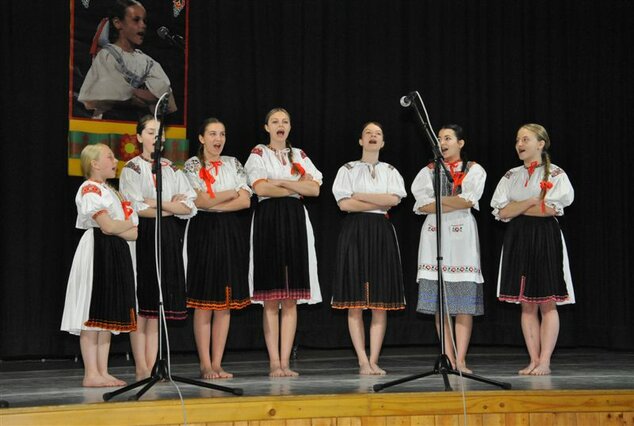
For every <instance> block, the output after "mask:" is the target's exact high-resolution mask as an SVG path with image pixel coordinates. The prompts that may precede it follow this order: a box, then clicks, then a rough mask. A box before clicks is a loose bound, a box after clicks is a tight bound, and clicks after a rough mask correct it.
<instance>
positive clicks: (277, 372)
mask: <svg viewBox="0 0 634 426" xmlns="http://www.w3.org/2000/svg"><path fill="white" fill-rule="evenodd" d="M262 322H263V328H264V341H265V342H266V349H267V351H268V353H269V363H270V372H269V376H271V377H283V376H284V372H283V371H282V367H281V366H280V349H279V339H280V324H279V300H265V301H264V311H263V313H262Z"/></svg>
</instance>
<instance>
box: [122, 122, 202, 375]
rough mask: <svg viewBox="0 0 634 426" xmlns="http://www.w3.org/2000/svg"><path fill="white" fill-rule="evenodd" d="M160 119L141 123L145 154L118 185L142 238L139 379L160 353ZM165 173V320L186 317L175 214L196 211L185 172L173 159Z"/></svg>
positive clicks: (135, 338)
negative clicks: (157, 166)
mask: <svg viewBox="0 0 634 426" xmlns="http://www.w3.org/2000/svg"><path fill="white" fill-rule="evenodd" d="M159 124H160V123H159V122H158V121H156V120H154V118H153V117H152V116H151V115H147V116H144V117H143V118H141V119H140V120H139V122H138V123H137V140H138V142H139V143H140V144H141V145H142V147H143V149H142V152H141V155H139V156H137V157H134V158H133V159H132V160H130V161H128V162H127V163H126V165H125V166H124V168H123V170H122V171H121V178H120V181H119V187H120V189H121V192H122V193H123V194H124V195H125V196H126V198H127V199H129V200H130V201H131V202H132V206H133V207H134V209H135V211H137V212H138V213H139V216H140V219H139V239H138V241H137V243H136V267H137V303H138V313H139V323H138V329H137V331H136V332H134V333H131V335H130V340H131V343H132V353H133V355H134V361H135V364H136V375H137V380H140V379H143V378H145V377H149V375H150V373H151V369H152V367H153V366H154V363H155V361H156V356H157V352H158V302H159V287H158V278H157V271H156V256H155V226H156V212H157V209H156V175H155V174H154V170H153V166H154V164H153V163H154V161H155V160H152V153H153V152H154V144H155V142H156V137H157V135H158V132H159V128H160V125H159ZM159 161H160V164H161V173H162V177H163V178H162V187H163V192H162V197H163V202H162V206H161V207H162V218H161V225H162V226H161V240H162V241H161V253H162V260H163V261H162V270H161V290H162V294H163V307H164V310H165V318H167V319H172V320H184V319H185V318H186V317H187V309H186V306H185V269H184V267H183V245H182V230H181V228H180V225H179V224H178V223H177V220H178V219H177V218H176V217H180V218H182V219H188V218H190V217H192V216H193V215H195V214H196V206H195V205H194V200H195V199H196V193H195V192H194V190H193V189H192V188H191V185H190V184H189V182H188V181H187V178H186V177H185V175H184V174H183V173H182V172H180V171H176V170H175V169H174V168H173V166H172V163H171V162H170V161H169V160H167V159H165V158H161V159H159Z"/></svg>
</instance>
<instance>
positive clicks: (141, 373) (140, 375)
mask: <svg viewBox="0 0 634 426" xmlns="http://www.w3.org/2000/svg"><path fill="white" fill-rule="evenodd" d="M151 375H152V373H151V372H150V371H149V370H138V371H136V373H135V376H136V380H137V382H140V381H141V380H143V379H147V378H148V377H150V376H151Z"/></svg>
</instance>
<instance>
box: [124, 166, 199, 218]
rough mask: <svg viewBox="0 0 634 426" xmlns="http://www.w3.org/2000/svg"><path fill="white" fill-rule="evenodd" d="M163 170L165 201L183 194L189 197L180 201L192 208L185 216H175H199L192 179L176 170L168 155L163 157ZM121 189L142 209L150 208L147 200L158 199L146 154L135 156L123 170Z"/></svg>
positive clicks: (133, 204) (135, 206) (163, 195)
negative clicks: (190, 181)
mask: <svg viewBox="0 0 634 426" xmlns="http://www.w3.org/2000/svg"><path fill="white" fill-rule="evenodd" d="M161 173H162V176H163V179H162V184H163V186H162V188H163V193H162V197H163V201H170V200H171V199H172V197H173V196H174V195H176V194H183V195H185V196H186V199H185V200H183V201H181V203H183V204H185V205H186V206H187V207H189V208H190V209H191V212H190V213H189V214H186V215H175V216H177V217H179V218H181V219H189V218H191V217H193V216H195V215H196V212H197V211H198V210H197V209H196V206H195V205H194V200H196V192H194V190H193V189H192V187H191V185H190V184H189V181H188V180H187V178H186V177H185V175H184V174H183V172H182V171H180V170H176V169H175V168H174V167H173V166H172V162H171V161H170V160H168V159H166V158H161ZM119 189H120V190H121V193H122V194H123V195H124V196H125V197H126V199H128V200H130V201H132V207H133V208H134V210H135V211H137V212H139V211H141V210H145V209H147V208H149V207H150V206H148V205H147V204H146V203H145V201H144V200H145V199H146V198H148V199H153V200H156V185H155V177H154V174H153V173H152V163H151V162H149V161H147V160H144V159H143V157H141V156H140V155H139V156H136V157H134V158H133V159H132V160H130V161H128V162H127V163H126V165H125V166H124V167H123V170H121V177H120V178H119Z"/></svg>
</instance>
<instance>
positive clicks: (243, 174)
mask: <svg viewBox="0 0 634 426" xmlns="http://www.w3.org/2000/svg"><path fill="white" fill-rule="evenodd" d="M233 166H234V167H235V169H236V183H237V185H236V188H235V190H236V192H237V191H240V190H241V189H244V190H245V191H247V192H248V193H249V195H253V190H252V189H251V187H250V186H249V184H248V182H247V179H248V178H247V171H246V170H245V168H244V166H243V165H242V163H241V162H240V160H238V159H237V158H235V157H234V158H233Z"/></svg>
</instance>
